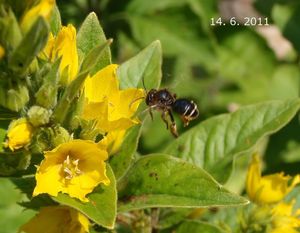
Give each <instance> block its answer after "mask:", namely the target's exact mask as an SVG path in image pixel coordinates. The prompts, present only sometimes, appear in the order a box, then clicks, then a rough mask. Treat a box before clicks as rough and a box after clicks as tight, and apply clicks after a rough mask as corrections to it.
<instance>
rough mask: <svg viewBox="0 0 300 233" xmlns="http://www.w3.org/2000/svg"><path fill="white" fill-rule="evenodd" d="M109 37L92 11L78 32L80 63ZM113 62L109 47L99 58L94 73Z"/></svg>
mask: <svg viewBox="0 0 300 233" xmlns="http://www.w3.org/2000/svg"><path fill="white" fill-rule="evenodd" d="M106 41H107V39H106V37H105V34H104V32H103V29H102V27H101V25H100V22H99V20H98V18H97V16H96V14H95V13H93V12H92V13H90V14H89V15H88V16H87V17H86V19H85V20H84V22H83V24H82V25H81V27H80V29H79V31H78V34H77V48H78V56H79V63H81V62H82V61H83V59H84V58H85V56H87V54H88V53H89V52H90V51H91V50H92V49H93V48H95V47H96V46H98V45H101V44H104V43H106ZM109 64H111V54H110V48H109V47H107V48H106V49H105V51H104V52H103V55H102V56H101V59H99V60H98V62H97V64H96V66H95V68H94V69H93V72H92V73H95V72H97V71H98V70H100V69H102V68H103V67H105V66H107V65H109Z"/></svg>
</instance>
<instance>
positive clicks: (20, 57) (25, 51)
mask: <svg viewBox="0 0 300 233" xmlns="http://www.w3.org/2000/svg"><path fill="white" fill-rule="evenodd" d="M48 34H49V27H48V24H47V22H46V21H45V20H44V19H43V18H42V17H39V18H38V19H37V21H36V22H35V23H34V25H33V26H32V27H31V29H30V30H29V32H28V33H26V35H25V37H24V38H23V40H22V41H21V42H20V44H19V45H18V47H17V48H16V49H15V50H14V51H13V53H12V55H11V57H10V58H9V67H10V68H11V69H12V70H15V71H19V72H22V71H24V70H26V69H27V68H28V66H29V65H30V64H31V62H32V61H33V59H34V58H35V56H36V55H38V53H39V52H40V51H41V50H42V49H43V48H44V46H45V45H46V43H47V39H48Z"/></svg>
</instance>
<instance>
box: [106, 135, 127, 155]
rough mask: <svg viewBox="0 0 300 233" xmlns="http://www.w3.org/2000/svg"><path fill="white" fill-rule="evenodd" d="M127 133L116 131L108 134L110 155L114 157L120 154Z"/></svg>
mask: <svg viewBox="0 0 300 233" xmlns="http://www.w3.org/2000/svg"><path fill="white" fill-rule="evenodd" d="M125 133H126V130H115V131H111V132H108V134H107V135H106V138H107V145H108V148H107V151H108V154H110V155H112V154H115V153H116V152H118V150H119V149H120V146H121V145H122V143H123V139H124V136H125Z"/></svg>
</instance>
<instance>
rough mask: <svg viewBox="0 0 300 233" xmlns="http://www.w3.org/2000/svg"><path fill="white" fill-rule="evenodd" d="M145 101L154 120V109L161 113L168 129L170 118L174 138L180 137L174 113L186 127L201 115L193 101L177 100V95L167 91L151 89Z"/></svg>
mask: <svg viewBox="0 0 300 233" xmlns="http://www.w3.org/2000/svg"><path fill="white" fill-rule="evenodd" d="M145 101H146V104H147V105H148V106H149V112H150V115H151V118H152V119H153V114H152V109H155V110H158V111H161V118H162V119H163V121H164V122H165V123H166V126H167V129H168V128H169V121H168V116H169V117H170V120H171V124H170V131H171V133H172V134H173V136H174V137H178V132H177V127H176V122H175V120H174V117H173V114H172V112H176V113H178V114H179V115H180V117H181V120H182V121H183V123H184V126H185V127H186V126H188V124H189V123H190V121H192V120H194V119H196V118H197V117H198V115H199V111H198V108H197V105H196V104H195V103H194V102H193V101H192V100H188V99H181V98H180V99H177V98H176V94H173V93H171V92H169V91H168V90H167V89H159V90H156V89H151V90H150V91H149V92H148V93H146V97H145Z"/></svg>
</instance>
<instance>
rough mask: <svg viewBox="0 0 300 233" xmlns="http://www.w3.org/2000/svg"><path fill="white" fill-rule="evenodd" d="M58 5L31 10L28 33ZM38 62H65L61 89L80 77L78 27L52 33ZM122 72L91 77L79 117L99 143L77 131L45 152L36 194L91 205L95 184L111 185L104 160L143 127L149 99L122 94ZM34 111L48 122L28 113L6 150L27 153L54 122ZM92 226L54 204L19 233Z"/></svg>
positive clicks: (25, 24) (51, 2) (107, 70)
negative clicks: (141, 112)
mask: <svg viewBox="0 0 300 233" xmlns="http://www.w3.org/2000/svg"><path fill="white" fill-rule="evenodd" d="M54 6H55V0H41V1H40V2H39V3H38V4H37V5H35V6H34V7H32V8H31V9H29V10H28V11H27V12H25V14H24V15H23V17H22V19H21V22H20V25H21V28H22V30H24V31H28V30H29V29H30V27H31V26H32V25H33V23H34V22H35V20H36V19H37V17H38V16H42V17H44V18H45V19H48V18H49V16H50V14H51V11H52V9H53V8H54ZM3 55H4V51H3V49H2V47H0V58H1V57H2V56H3ZM39 58H40V59H42V60H44V61H46V62H50V63H54V62H55V61H57V60H58V59H60V66H59V73H60V85H62V86H65V87H66V86H68V85H69V84H70V83H71V82H72V81H73V80H74V79H75V78H76V76H77V75H78V72H79V67H80V66H79V64H78V63H79V62H78V60H79V59H78V54H77V46H76V29H75V28H74V26H72V25H68V26H63V27H62V28H61V29H60V31H59V33H58V34H57V35H56V36H53V35H52V34H51V33H50V35H49V38H48V43H47V45H46V46H45V48H44V50H43V51H42V52H41V53H40V55H39ZM117 69H118V65H115V64H111V65H108V66H106V67H104V68H103V69H101V70H100V71H98V72H97V73H96V74H94V75H93V76H91V77H87V78H86V79H85V82H84V85H83V87H82V90H81V94H82V95H84V102H83V107H82V111H81V113H80V114H79V115H78V117H79V118H80V119H81V120H83V121H87V122H93V127H94V128H96V129H97V130H98V132H100V134H101V135H102V136H103V138H102V139H101V140H100V141H99V142H97V143H96V142H94V141H92V140H84V139H73V136H72V132H69V134H68V132H67V134H68V136H69V137H68V138H67V140H65V142H63V143H59V145H58V146H57V147H56V148H52V150H51V151H45V152H44V159H43V161H42V162H41V164H40V165H39V166H38V167H37V172H36V175H35V178H36V186H35V188H34V191H33V196H37V195H39V194H42V193H47V194H49V195H51V196H57V195H58V193H66V194H68V195H69V196H70V197H73V198H77V199H79V200H80V201H82V202H88V201H89V199H88V197H87V195H88V194H90V193H91V192H92V191H93V190H94V188H95V187H96V186H98V185H99V184H103V185H109V184H110V180H109V178H108V177H107V175H106V163H105V161H106V160H107V159H108V157H109V156H110V155H112V154H114V153H116V152H117V151H118V149H119V148H120V146H121V144H122V142H123V138H124V135H125V133H126V130H127V129H129V128H130V127H132V126H133V125H135V124H138V123H139V120H138V119H137V118H136V117H134V115H135V113H136V110H137V108H138V106H139V104H140V101H136V100H137V99H141V97H142V96H144V90H143V89H135V88H132V89H126V90H120V89H119V82H118V77H117V75H116V73H117V72H116V70H117ZM34 107H35V108H36V109H38V111H40V112H41V111H42V114H41V115H43V117H44V118H45V114H46V118H45V119H44V118H41V117H35V118H34V117H31V116H30V113H29V111H30V110H29V111H28V113H27V117H23V118H20V119H18V120H15V121H13V122H12V123H11V124H10V126H9V129H8V132H7V139H6V142H5V147H6V148H8V149H10V150H11V151H15V150H20V149H23V150H27V149H28V148H29V147H30V145H31V143H32V139H33V137H34V134H35V133H36V131H37V129H38V127H39V126H40V125H45V124H47V123H48V122H49V118H50V117H51V110H49V111H48V110H46V109H44V108H40V109H39V108H38V107H37V106H34ZM32 108H33V107H32ZM35 112H37V110H35ZM47 114H48V115H49V116H48V115H47ZM35 115H36V114H35ZM62 228H63V229H62ZM88 228H89V221H88V219H87V218H86V217H85V216H84V215H83V214H81V213H79V212H78V211H77V210H75V209H71V208H70V207H66V206H56V207H50V206H49V207H45V208H42V209H41V211H40V213H39V214H38V215H36V216H35V217H34V218H33V219H31V220H30V221H29V222H28V223H26V224H25V225H23V226H22V227H21V229H20V231H22V232H27V233H35V232H44V229H48V231H47V232H73V233H76V232H78V233H79V232H80V233H81V232H82V233H83V232H88V231H89V229H88Z"/></svg>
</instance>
